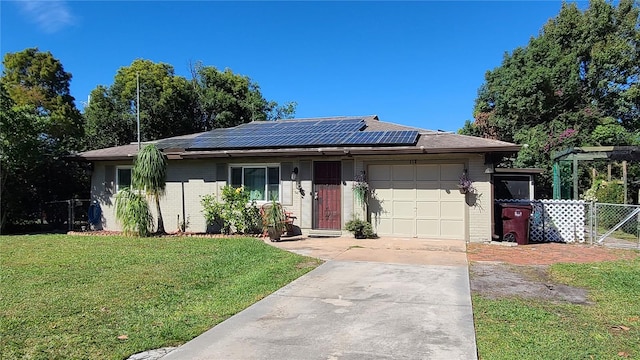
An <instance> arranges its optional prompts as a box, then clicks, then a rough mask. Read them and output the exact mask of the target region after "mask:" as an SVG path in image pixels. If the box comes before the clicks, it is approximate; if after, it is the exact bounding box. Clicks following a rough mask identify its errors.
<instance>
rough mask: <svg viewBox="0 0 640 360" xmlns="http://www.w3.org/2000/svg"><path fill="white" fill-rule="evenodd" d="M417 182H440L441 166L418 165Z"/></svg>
mask: <svg viewBox="0 0 640 360" xmlns="http://www.w3.org/2000/svg"><path fill="white" fill-rule="evenodd" d="M416 180H417V181H436V182H437V181H438V180H440V165H435V164H434V165H416Z"/></svg>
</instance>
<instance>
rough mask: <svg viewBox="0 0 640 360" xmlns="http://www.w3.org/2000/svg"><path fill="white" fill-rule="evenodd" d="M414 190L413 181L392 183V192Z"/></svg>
mask: <svg viewBox="0 0 640 360" xmlns="http://www.w3.org/2000/svg"><path fill="white" fill-rule="evenodd" d="M415 189H416V183H415V182H414V181H394V182H393V190H412V191H414V190H415Z"/></svg>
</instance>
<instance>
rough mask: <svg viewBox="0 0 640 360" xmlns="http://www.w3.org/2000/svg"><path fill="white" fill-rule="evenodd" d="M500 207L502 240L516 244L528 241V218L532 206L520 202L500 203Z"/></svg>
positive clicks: (523, 243) (524, 243) (525, 243)
mask: <svg viewBox="0 0 640 360" xmlns="http://www.w3.org/2000/svg"><path fill="white" fill-rule="evenodd" d="M500 207H501V208H502V240H503V241H515V242H517V243H518V245H527V244H528V243H529V218H530V217H531V212H532V210H533V207H532V206H531V205H522V204H509V203H502V204H500Z"/></svg>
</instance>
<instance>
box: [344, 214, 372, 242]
mask: <svg viewBox="0 0 640 360" xmlns="http://www.w3.org/2000/svg"><path fill="white" fill-rule="evenodd" d="M344 228H345V229H346V230H347V231H351V232H352V233H353V235H354V236H355V237H356V238H357V239H374V238H376V237H377V236H376V233H374V232H373V227H372V226H371V223H370V222H368V221H364V220H360V219H356V218H354V219H353V220H350V221H348V222H347V223H346V224H344Z"/></svg>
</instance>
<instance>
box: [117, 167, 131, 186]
mask: <svg viewBox="0 0 640 360" xmlns="http://www.w3.org/2000/svg"><path fill="white" fill-rule="evenodd" d="M131 168H132V166H118V167H116V192H118V191H120V189H122V188H124V187H131Z"/></svg>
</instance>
